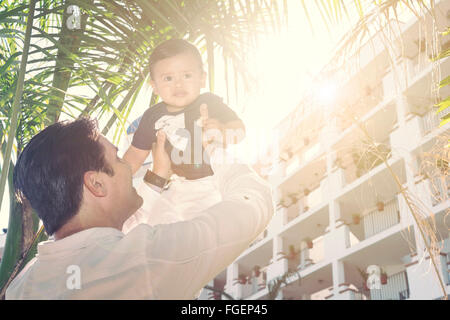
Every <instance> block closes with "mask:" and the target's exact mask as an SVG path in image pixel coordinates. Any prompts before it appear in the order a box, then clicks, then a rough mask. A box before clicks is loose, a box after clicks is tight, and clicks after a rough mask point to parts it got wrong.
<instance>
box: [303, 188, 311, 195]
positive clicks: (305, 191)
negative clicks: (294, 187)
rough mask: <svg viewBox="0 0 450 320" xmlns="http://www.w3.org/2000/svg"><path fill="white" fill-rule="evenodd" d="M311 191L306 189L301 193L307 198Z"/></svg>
mask: <svg viewBox="0 0 450 320" xmlns="http://www.w3.org/2000/svg"><path fill="white" fill-rule="evenodd" d="M310 192H311V191H309V189H308V188H305V190H304V191H303V193H304V194H305V196H306V197H307V196H308V195H309V193H310Z"/></svg>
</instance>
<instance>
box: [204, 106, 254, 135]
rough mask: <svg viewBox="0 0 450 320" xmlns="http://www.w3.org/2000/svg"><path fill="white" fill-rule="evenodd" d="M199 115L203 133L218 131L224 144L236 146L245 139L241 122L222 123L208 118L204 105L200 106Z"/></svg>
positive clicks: (237, 120) (243, 126)
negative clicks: (212, 130)
mask: <svg viewBox="0 0 450 320" xmlns="http://www.w3.org/2000/svg"><path fill="white" fill-rule="evenodd" d="M200 115H201V119H202V125H203V129H204V130H205V131H208V130H211V129H217V130H220V132H221V133H222V136H223V138H224V139H225V143H226V144H236V143H239V142H241V141H242V140H243V139H244V138H245V125H244V123H243V122H242V120H240V119H236V120H231V121H228V122H225V123H223V122H221V121H220V120H218V119H215V118H210V117H209V115H208V106H207V105H206V104H202V105H201V106H200Z"/></svg>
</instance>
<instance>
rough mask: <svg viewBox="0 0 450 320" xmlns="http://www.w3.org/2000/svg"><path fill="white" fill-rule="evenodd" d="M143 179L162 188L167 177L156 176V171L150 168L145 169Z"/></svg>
mask: <svg viewBox="0 0 450 320" xmlns="http://www.w3.org/2000/svg"><path fill="white" fill-rule="evenodd" d="M144 181H145V182H147V183H150V184H152V185H154V186H157V187H159V188H161V189H162V188H164V187H165V186H166V184H167V182H168V180H167V179H164V178H162V177H160V176H158V175H157V174H156V173H154V172H152V171H151V170H147V172H146V173H145V176H144Z"/></svg>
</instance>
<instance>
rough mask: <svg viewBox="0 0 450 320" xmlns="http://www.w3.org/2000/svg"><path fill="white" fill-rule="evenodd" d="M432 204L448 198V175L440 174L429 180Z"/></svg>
mask: <svg viewBox="0 0 450 320" xmlns="http://www.w3.org/2000/svg"><path fill="white" fill-rule="evenodd" d="M429 183H430V190H431V194H432V204H433V206H435V205H438V204H439V203H442V202H444V201H446V200H448V199H449V198H450V188H449V186H450V177H449V176H442V177H436V178H433V179H430V180H429Z"/></svg>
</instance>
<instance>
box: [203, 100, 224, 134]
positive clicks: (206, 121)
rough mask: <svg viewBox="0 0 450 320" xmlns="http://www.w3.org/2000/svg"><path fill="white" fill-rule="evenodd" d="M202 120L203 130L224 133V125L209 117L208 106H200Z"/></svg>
mask: <svg viewBox="0 0 450 320" xmlns="http://www.w3.org/2000/svg"><path fill="white" fill-rule="evenodd" d="M200 119H201V121H202V127H203V130H204V131H205V130H210V129H217V130H219V131H220V132H223V130H224V129H225V128H224V125H223V124H222V123H221V122H220V121H219V120H217V119H213V118H210V117H209V116H208V106H207V105H206V104H204V103H203V104H202V105H201V106H200Z"/></svg>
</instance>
